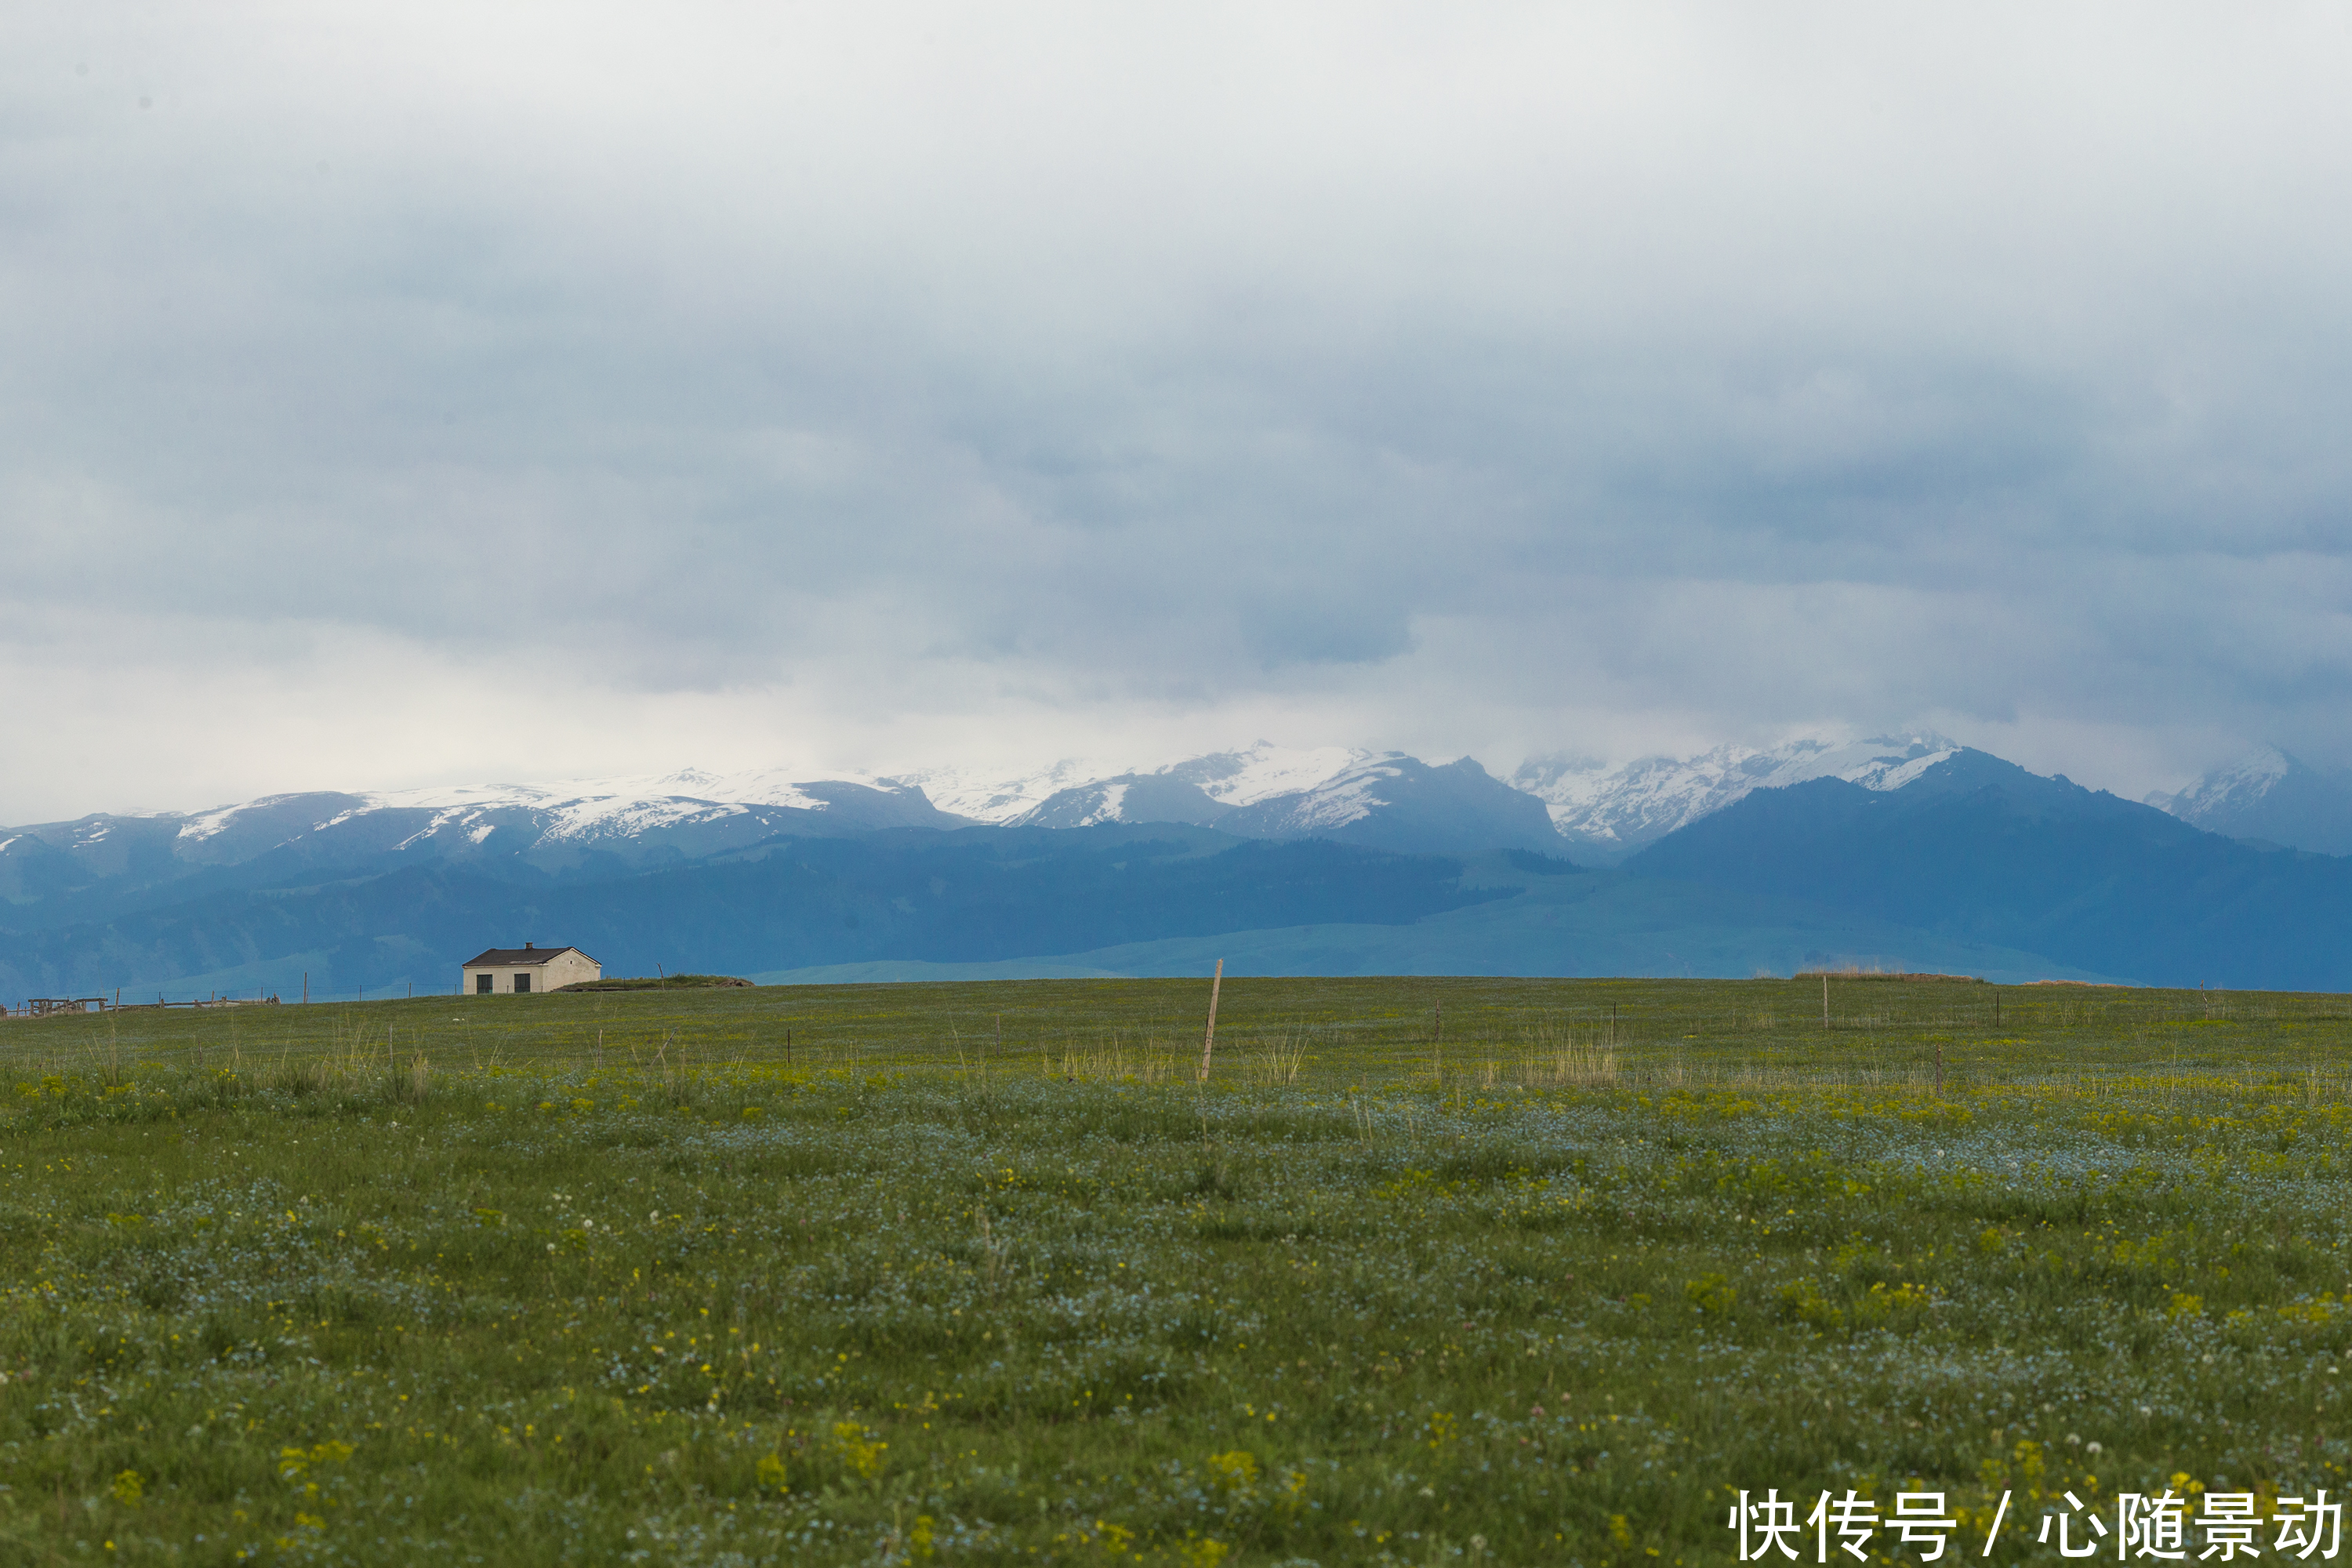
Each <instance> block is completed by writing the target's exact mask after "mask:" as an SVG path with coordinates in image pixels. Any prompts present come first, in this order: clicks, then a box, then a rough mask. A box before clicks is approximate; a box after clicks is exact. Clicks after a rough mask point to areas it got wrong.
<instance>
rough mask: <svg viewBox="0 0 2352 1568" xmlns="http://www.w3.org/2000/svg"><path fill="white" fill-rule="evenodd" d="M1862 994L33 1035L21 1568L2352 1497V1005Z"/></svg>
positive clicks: (707, 1000) (1159, 1554)
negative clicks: (1837, 1500)
mask: <svg viewBox="0 0 2352 1568" xmlns="http://www.w3.org/2000/svg"><path fill="white" fill-rule="evenodd" d="M1827 989H1828V997H1827V1002H1826V1008H1827V1016H1826V1018H1825V1017H1824V1000H1823V987H1822V983H1821V982H1819V981H1809V980H1799V981H1793V982H1792V981H1787V980H1778V981H1769V980H1759V981H1754V982H1660V981H1622V982H1605V981H1503V980H1400V979H1349V980H1255V979H1254V980H1243V981H1229V982H1227V983H1226V984H1225V987H1224V990H1223V1001H1222V1005H1221V1010H1220V1014H1219V1025H1218V1033H1217V1051H1216V1056H1215V1059H1214V1063H1213V1068H1212V1071H1211V1073H1210V1075H1209V1078H1208V1079H1207V1081H1206V1082H1205V1084H1204V1083H1202V1081H1200V1079H1199V1074H1198V1067H1199V1060H1200V1048H1201V1026H1202V1016H1203V1014H1204V1012H1205V1006H1206V1002H1207V986H1206V984H1204V983H1198V984H1196V983H1190V982H1172V981H1066V982H1045V981H1036V982H1006V983H998V984H942V985H908V986H841V987H828V988H819V987H761V988H758V989H751V990H744V989H716V990H655V991H644V992H620V993H594V994H580V995H562V994H558V995H550V996H539V997H520V998H509V997H479V998H466V999H463V1000H459V999H455V998H450V997H436V998H419V999H417V1000H415V1001H405V1002H390V1003H381V1004H369V1005H333V1006H327V1005H320V1006H312V1007H308V1008H304V1007H293V1006H288V1007H247V1008H229V1009H207V1010H204V1011H201V1012H198V1011H188V1010H179V1011H145V1012H124V1013H121V1014H117V1015H114V1016H110V1017H76V1018H66V1019H52V1020H43V1021H37V1022H32V1021H21V1020H20V1021H11V1022H8V1023H6V1024H0V1177H5V1182H0V1213H4V1214H5V1223H0V1248H5V1274H0V1373H5V1383H0V1561H11V1562H13V1561H23V1562H26V1563H44V1562H50V1561H62V1562H72V1561H85V1560H87V1561H96V1560H100V1559H105V1560H113V1561H139V1562H158V1563H162V1562H170V1563H233V1562H254V1561H262V1562H271V1563H277V1562H285V1563H443V1562H446V1563H493V1564H530V1563H583V1562H643V1563H712V1564H719V1563H925V1562H929V1563H1014V1562H1018V1563H1047V1562H1053V1563H1170V1564H1174V1563H1188V1564H1196V1565H1202V1568H1208V1565H1213V1564H1219V1563H1223V1564H1225V1565H1226V1568H1234V1565H1236V1564H1242V1563H1300V1562H1312V1563H1326V1564H1332V1563H1440V1562H1443V1563H1455V1562H1460V1563H1469V1562H1482V1563H1584V1564H1601V1563H1624V1564H1643V1563H1652V1562H1655V1563H1660V1564H1662V1565H1663V1564H1667V1563H1674V1564H1696V1563H1701V1562H1706V1563H1717V1562H1722V1563H1729V1562H1731V1561H1732V1560H1733V1554H1734V1546H1733V1538H1732V1536H1731V1535H1730V1533H1729V1532H1728V1531H1727V1530H1726V1528H1725V1510H1726V1508H1727V1504H1728V1502H1729V1500H1730V1498H1731V1495H1732V1492H1733V1491H1734V1490H1735V1489H1740V1488H1748V1489H1757V1490H1760V1489H1763V1488H1766V1487H1775V1488H1778V1489H1780V1493H1781V1495H1782V1496H1784V1497H1785V1496H1790V1495H1791V1494H1794V1495H1797V1496H1799V1497H1801V1498H1802V1499H1805V1500H1810V1499H1811V1497H1812V1496H1813V1495H1814V1494H1815V1493H1816V1492H1817V1491H1819V1490H1821V1489H1836V1490H1838V1491H1840V1492H1843V1490H1844V1489H1847V1488H1849V1487H1851V1488H1855V1489H1859V1490H1860V1491H1861V1492H1862V1493H1864V1495H1866V1496H1874V1497H1875V1498H1876V1499H1877V1500H1879V1502H1880V1506H1881V1508H1882V1510H1884V1509H1886V1508H1887V1507H1889V1506H1890V1505H1891V1500H1892V1494H1893V1493H1894V1492H1895V1491H1896V1490H1897V1489H1904V1490H1916V1489H1936V1490H1941V1491H1944V1492H1946V1493H1948V1495H1949V1498H1950V1500H1951V1503H1952V1504H1953V1506H1954V1507H1955V1509H1956V1510H1958V1513H1959V1516H1960V1517H1961V1518H1962V1520H1963V1521H1964V1524H1965V1525H1966V1526H1967V1527H1969V1528H1972V1529H1974V1530H1975V1531H1976V1532H1977V1533H1976V1535H1975V1536H1974V1537H1973V1538H1971V1539H1969V1540H1967V1541H1965V1542H1957V1543H1955V1547H1954V1551H1953V1552H1952V1553H1951V1555H1952V1556H1955V1557H1957V1556H1959V1555H1963V1554H1964V1555H1966V1556H1968V1557H1969V1558H1971V1559H1973V1560H1979V1561H1981V1559H1980V1558H1979V1557H1978V1551H1979V1546H1980V1544H1981V1540H1982V1532H1983V1530H1984V1528H1985V1526H1986V1525H1987V1524H1989V1523H1990V1516H1991V1513H1992V1510H1993V1509H1994V1507H1995V1505H1996V1503H1997V1500H1998V1499H1999V1498H2000V1494H2001V1493H2002V1492H2003V1491H2004V1490H2006V1491H2009V1492H2011V1493H2012V1494H2013V1497H2014V1501H2013V1503H2012V1512H2011V1514H2010V1515H2009V1518H2008V1523H2007V1526H2006V1527H2005V1532H2004V1534H2003V1535H2002V1536H2001V1537H2000V1542H1999V1543H1998V1544H1997V1550H1996V1552H1995V1554H1994V1556H1995V1560H1996V1561H1997V1562H2003V1563H2006V1562H2014V1561H2018V1560H2021V1559H2024V1558H2033V1559H2035V1560H2037V1561H2041V1560H2047V1561H2050V1562H2053V1563H2055V1562H2056V1561H2058V1559H2057V1557H2056V1553H2055V1549H2054V1547H2052V1546H2041V1545H2036V1544H2033V1543H2032V1535H2031V1533H2030V1532H2029V1528H2028V1527H2030V1526H2032V1525H2033V1524H2035V1523H2037V1522H2038V1520H2039V1516H2040V1515H2041V1514H2042V1511H2043V1510H2044V1509H2045V1507H2063V1506H2064V1505H2063V1503H2062V1502H2061V1501H2059V1500H2061V1499H2063V1496H2064V1495H2065V1494H2066V1493H2068V1492H2072V1493H2074V1495H2075V1496H2077V1497H2079V1498H2080V1499H2082V1500H2084V1502H2085V1503H2086V1504H2092V1505H2097V1504H2100V1503H2103V1502H2106V1501H2108V1500H2112V1499H2113V1498H2114V1497H2115V1496H2116V1494H2117V1493H2119V1492H2125V1491H2151V1492H2152V1491H2158V1490H2161V1489H2163V1488H2164V1486H2165V1485H2167V1484H2168V1483H2171V1484H2176V1485H2178V1486H2179V1487H2180V1488H2182V1489H2184V1490H2186V1489H2189V1488H2190V1487H2192V1486H2197V1487H2205V1488H2211V1489H2221V1488H2223V1487H2224V1486H2225V1484H2226V1486H2228V1487H2232V1488H2237V1489H2249V1490H2253V1491H2255V1492H2257V1493H2258V1494H2260V1495H2261V1496H2263V1498H2264V1499H2265V1500H2267V1499H2268V1498H2270V1497H2272V1496H2274V1495H2276V1494H2280V1493H2286V1494H2294V1493H2297V1492H2302V1493H2305V1494H2306V1495H2307V1493H2308V1491H2309V1489H2312V1488H2316V1487H2326V1488H2327V1489H2328V1490H2329V1492H2330V1495H2331V1496H2340V1495H2341V1489H2342V1488H2343V1487H2344V1485H2345V1468H2346V1466H2347V1462H2352V1437H2348V1436H2347V1432H2352V1427H2347V1422H2346V1421H2345V1419H2344V1416H2343V1407H2344V1400H2343V1396H2342V1394H2341V1393H2340V1387H2341V1384H2344V1383H2345V1382H2347V1381H2352V1373H2343V1374H2340V1375H2339V1373H2338V1368H2339V1366H2341V1365H2342V1364H2343V1362H2344V1358H2345V1355H2346V1353H2347V1348H2352V1300H2347V1298H2352V1256H2348V1255H2347V1250H2346V1248H2347V1226H2352V1206H2348V1205H2347V1199H2348V1198H2352V1176H2347V1153H2346V1150H2345V1148H2344V1138H2345V1134H2346V1131H2347V1127H2352V1109H2347V1108H2352V1100H2347V1087H2352V1086H2348V1085H2347V1073H2346V1063H2347V1044H2352V998H2339V997H2331V996H2290V995H2267V994H2200V993H2196V992H2188V993H2181V992H2157V991H2139V990H2119V989H2105V988H2098V989H2092V988H2076V987H2021V988H2011V987H2001V988H1998V989H1996V988H1994V987H1990V986H1983V985H1973V984H1939V983H1926V984H1919V983H1897V982H1891V981H1874V980H1865V979H1839V980H1834V981H1832V982H1831V983H1829V985H1828V988H1827ZM1939 1075H1940V1077H1939ZM2021 1521H2022V1522H2021ZM1808 1544H1809V1546H1810V1543H1808ZM1884 1546H1885V1537H1884V1536H1882V1537H1880V1538H1879V1540H1878V1541H1877V1542H1874V1560H1889V1561H1891V1560H1892V1557H1891V1556H1889V1555H1888V1554H1887V1553H1885V1552H1877V1551H1876V1549H1877V1548H1881V1547H1884ZM2193 1550H2194V1547H2193V1544H2192V1552H2193ZM1806 1560H1807V1561H1811V1556H1810V1554H1809V1555H1808V1557H1807V1559H1806Z"/></svg>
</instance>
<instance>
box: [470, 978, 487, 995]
mask: <svg viewBox="0 0 2352 1568" xmlns="http://www.w3.org/2000/svg"><path fill="white" fill-rule="evenodd" d="M474 994H476V995H478V996H488V994H490V977H489V976H488V975H487V974H477V975H475V976H474Z"/></svg>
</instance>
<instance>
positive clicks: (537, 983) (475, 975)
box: [465, 942, 604, 996]
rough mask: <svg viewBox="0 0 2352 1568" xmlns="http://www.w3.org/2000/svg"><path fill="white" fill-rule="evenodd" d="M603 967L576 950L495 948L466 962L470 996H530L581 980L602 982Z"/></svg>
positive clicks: (527, 945)
mask: <svg viewBox="0 0 2352 1568" xmlns="http://www.w3.org/2000/svg"><path fill="white" fill-rule="evenodd" d="M603 978H604V965H603V964H601V963H597V962H596V961H595V960H594V959H593V958H591V957H589V956H588V955H587V954H586V953H584V952H581V951H580V950H579V949H578V948H576V947H534V946H533V945H532V944H530V942H524V943H523V944H522V945H521V946H520V947H494V948H491V949H489V950H488V952H484V953H482V954H481V955H480V956H478V957H476V958H469V959H467V961H466V984H465V991H466V994H467V995H468V996H507V995H515V996H521V995H527V994H530V992H533V991H553V990H556V989H557V988H558V987H561V986H565V985H570V984H573V983H575V982H577V981H582V980H602V979H603Z"/></svg>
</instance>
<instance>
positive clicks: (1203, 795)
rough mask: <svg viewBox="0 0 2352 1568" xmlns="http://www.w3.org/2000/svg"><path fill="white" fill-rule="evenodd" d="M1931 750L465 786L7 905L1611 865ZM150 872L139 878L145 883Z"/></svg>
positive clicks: (250, 811) (1189, 761) (214, 834)
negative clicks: (383, 887) (223, 893)
mask: <svg viewBox="0 0 2352 1568" xmlns="http://www.w3.org/2000/svg"><path fill="white" fill-rule="evenodd" d="M1958 750H1959V748H1958V746H1957V745H1956V744H1955V743H1954V742H1950V741H1948V740H1945V739H1944V738H1942V737H1940V736H1937V735H1933V734H1927V733H1924V732H1921V733H1911V734H1902V735H1887V736H1878V737H1874V738H1873V739H1870V740H1866V741H1858V742H1830V741H1822V740H1812V739H1808V740H1800V741H1795V742H1790V743H1789V744H1787V745H1784V746H1780V747H1778V748H1774V749H1772V750H1769V751H1759V750H1756V749H1753V748H1748V747H1738V746H1720V747H1717V748H1716V749H1715V750H1714V751H1711V752H1706V753H1705V754H1704V755H1701V756H1697V757H1690V758H1682V759H1675V758H1664V757H1651V758H1643V759H1642V760H1640V761H1637V762H1634V763H1628V764H1626V765H1624V766H1622V767H1619V768H1615V769H1603V768H1601V767H1598V766H1594V765H1591V764H1580V763H1574V762H1571V761H1569V760H1567V759H1565V758H1561V757H1549V758H1538V759H1534V760H1531V761H1530V762H1528V763H1526V764H1524V765H1523V766H1521V767H1520V768H1519V769H1518V770H1517V772H1516V773H1513V774H1512V775H1511V777H1510V778H1509V779H1508V780H1507V781H1506V780H1502V779H1497V778H1496V777H1494V776H1493V775H1492V774H1490V773H1487V772H1486V769H1485V768H1483V767H1482V766H1480V764H1479V763H1477V762H1475V761H1474V760H1472V759H1470V758H1466V757H1465V758H1462V759H1460V760H1457V761H1454V762H1452V763H1427V762H1423V761H1422V760H1421V759H1419V758H1416V757H1412V756H1410V755H1407V754H1406V753H1404V752H1375V751H1368V750H1363V749H1360V748H1355V749H1350V748H1344V747H1336V746H1333V747H1320V748H1295V747H1284V746H1276V745H1274V744H1271V743H1269V742H1259V743H1257V744H1256V745H1254V746H1250V747H1247V748H1244V749H1243V750H1240V751H1234V752H1213V753H1210V754H1208V755H1203V756H1195V757H1189V758H1184V759H1182V760H1180V761H1176V762H1171V763H1164V764H1161V765H1159V766H1156V767H1151V768H1148V769H1141V768H1136V769H1127V770H1123V771H1118V772H1106V771H1103V770H1101V769H1099V768H1089V767H1087V766H1085V765H1083V764H1079V763H1067V762H1065V763H1056V764H1055V765H1054V766H1052V767H1048V768H1044V769H1039V770H1037V771H1035V772H1034V773H1025V774H1017V775H1013V776H1004V775H1002V774H988V773H979V772H976V771H971V770H961V771H959V770H951V769H940V770H935V771H929V772H924V773H908V774H898V775H891V776H879V777H877V776H866V777H855V778H835V779H824V780H811V779H805V778H795V777H793V776H792V775H791V774H790V773H787V772H784V771H782V770H766V771H759V772H747V773H709V772H703V771H699V770H696V769H687V770H683V771H681V772H678V773H667V774H659V775H644V776H636V777H625V778H611V779H577V780H570V781H564V782H559V783H549V784H458V785H448V786H439V787H428V788H419V789H404V790H387V791H375V792H368V793H358V794H341V793H312V794H301V795H271V796H265V797H263V798H261V799H258V800H252V801H245V802H240V803H237V804H236V805H223V806H218V807H215V808H212V809H209V810H205V811H199V812H192V813H185V814H169V813H167V814H163V815H159V816H89V817H84V818H81V819H79V820H78V821H75V822H69V823H55V824H47V825H41V826H33V827H26V828H22V829H16V830H0V896H5V897H7V898H10V899H21V898H23V897H25V896H26V895H27V894H28V893H35V892H37V889H41V888H45V887H49V886H69V885H73V884H74V883H75V882H76V880H77V879H76V877H75V875H74V874H73V873H71V872H69V871H68V863H72V864H75V865H79V867H81V868H83V870H84V871H85V872H89V873H95V874H98V875H100V876H122V875H130V876H132V877H134V878H141V879H144V877H145V876H156V877H161V878H163V879H168V878H169V877H171V876H173V875H175V874H176V873H174V872H173V870H172V869H171V868H173V867H177V868H181V870H183V871H185V870H191V869H194V868H202V867H208V866H209V867H225V866H235V865H244V864H247V863H250V862H254V861H257V860H259V859H261V858H265V857H270V858H276V859H277V860H279V861H284V862H287V863H289V864H299V865H318V864H320V863H341V862H346V861H349V862H357V861H360V860H363V859H364V860H374V859H377V858H384V857H392V858H415V857H418V856H430V857H436V858H437V857H442V856H447V855H452V854H455V855H460V856H464V855H468V854H471V853H475V852H487V853H509V852H520V853H522V854H525V855H527V856H529V857H530V858H532V859H533V860H534V861H535V862H538V863H541V864H544V865H547V866H550V867H554V868H561V867H562V866H564V865H569V864H580V863H583V861H584V860H585V859H587V858H594V857H600V856H617V857H619V858H621V859H623V860H625V861H628V862H631V863H638V862H643V861H646V860H647V859H648V858H661V857H665V856H670V857H675V856H683V857H686V858H698V857H701V856H705V855H710V854H718V853H726V852H729V851H732V850H736V849H741V848H745V847H749V846H751V845H752V844H755V843H758V842H760V841H761V840H762V839H766V838H770V837H775V836H776V835H779V834H798V835H802V836H808V835H815V836H820V837H827V836H838V835H841V834H855V833H863V832H870V831H875V830H878V829H887V828H935V829H952V828H957V827H964V826H975V825H990V826H1004V827H1045V828H1070V827H1084V826H1095V825H1098V824H1106V823H1150V822H1171V823H1185V824H1192V825H1195V826H1210V827H1215V828H1218V829H1220V830H1222V831H1225V832H1229V833H1233V834H1235V835H1237V836H1240V837H1255V838H1276V839H1291V838H1303V837H1325V838H1333V839H1337V840H1339V841H1341V842H1349V843H1358V844H1362V845H1365V846H1367V847H1380V848H1389V849H1402V850H1413V851H1476V850H1483V849H1493V848H1517V849H1532V850H1537V851H1539V852H1543V853H1546V854H1549V855H1553V856H1566V857H1568V858H1574V859H1577V860H1580V861H1583V862H1586V863H1590V864H1609V863H1613V862H1614V861H1616V860H1619V859H1622V858H1624V857H1626V856H1627V855H1630V854H1631V853H1633V851H1634V850H1637V849H1639V848H1640V847H1643V845H1645V844H1648V843H1650V842H1653V841H1654V840H1655V839H1657V838H1660V837H1664V836H1665V835H1666V834H1668V833H1671V832H1673V831H1674V830H1675V828H1677V827H1681V826H1685V825H1687V824H1689V823H1692V822H1695V821H1697V820H1698V819H1699V818H1701V817H1703V816H1707V815H1708V814H1710V813H1712V812H1716V811H1719V810H1721V809H1722V808H1723V807H1725V806H1727V805H1730V804H1732V803H1733V802H1734V801H1737V800H1738V799H1739V798H1740V797H1741V796H1743V795H1747V794H1748V792H1749V791H1751V790H1756V789H1761V788H1770V787H1776V786H1780V785H1785V784H1798V783H1802V782H1803V781H1805V780H1808V779H1814V778H1830V777H1834V778H1843V779H1846V780H1850V781H1852V782H1853V783H1856V784H1863V785H1864V786H1865V787H1868V788H1871V789H1876V790H1892V789H1899V788H1901V787H1902V786H1903V785H1904V784H1906V783H1908V782H1909V781H1911V780H1912V779H1914V778H1916V777H1917V776H1919V774H1920V773H1923V772H1925V771H1926V770H1927V769H1928V768H1931V767H1933V766H1935V765H1936V763H1938V762H1941V761H1942V760H1944V759H1945V758H1948V757H1949V756H1951V755H1953V754H1954V753H1955V752H1957V751H1958ZM142 866H143V867H145V868H147V871H146V873H145V874H144V875H142V871H141V868H142Z"/></svg>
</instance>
